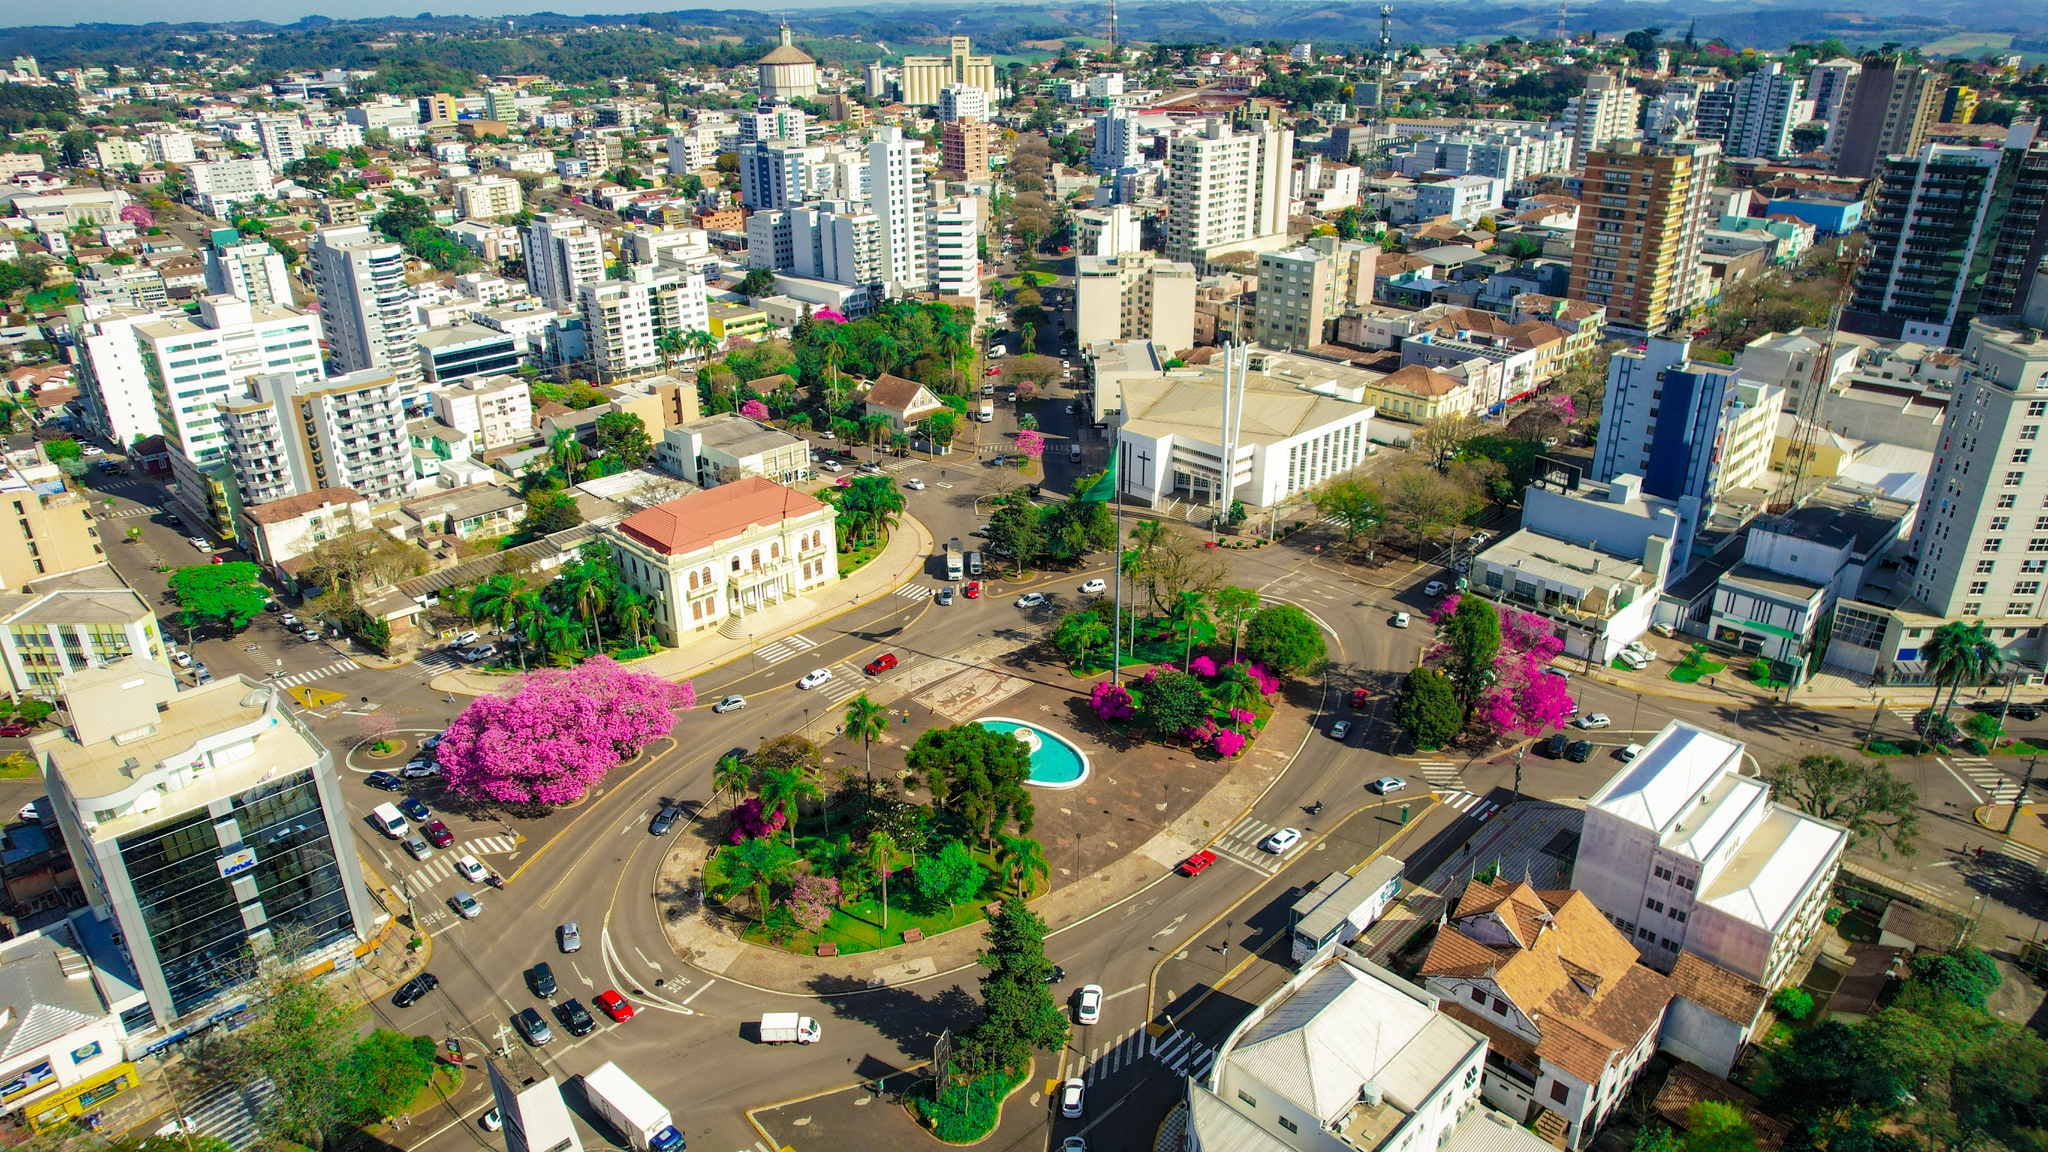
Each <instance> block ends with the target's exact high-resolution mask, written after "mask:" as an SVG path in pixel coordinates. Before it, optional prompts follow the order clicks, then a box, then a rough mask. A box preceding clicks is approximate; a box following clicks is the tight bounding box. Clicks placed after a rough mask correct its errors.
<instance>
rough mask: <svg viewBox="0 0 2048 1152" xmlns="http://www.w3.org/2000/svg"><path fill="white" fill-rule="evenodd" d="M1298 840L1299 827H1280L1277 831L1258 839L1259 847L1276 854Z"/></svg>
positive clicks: (1299, 837)
mask: <svg viewBox="0 0 2048 1152" xmlns="http://www.w3.org/2000/svg"><path fill="white" fill-rule="evenodd" d="M1300 841H1301V829H1299V828H1282V829H1281V830H1279V831H1278V832H1275V833H1273V834H1272V835H1271V836H1268V837H1266V838H1265V839H1264V840H1261V841H1259V847H1260V848H1261V849H1263V850H1265V851H1267V852H1271V853H1273V854H1274V855H1276V856H1277V855H1279V854H1280V853H1282V852H1285V851H1287V850H1288V849H1289V848H1292V847H1294V846H1295V845H1296V844H1297V843H1299V842H1300Z"/></svg>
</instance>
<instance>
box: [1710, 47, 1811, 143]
mask: <svg viewBox="0 0 2048 1152" xmlns="http://www.w3.org/2000/svg"><path fill="white" fill-rule="evenodd" d="M1800 88H1801V84H1800V80H1799V77H1797V76H1793V75H1789V74H1787V73H1786V71H1785V66H1784V65H1783V64H1780V63H1778V62H1777V61H1775V60H1774V61H1772V62H1770V63H1769V64H1765V65H1764V66H1763V67H1761V68H1758V69H1757V70H1756V71H1754V72H1751V73H1750V74H1748V75H1747V76H1744V77H1743V78H1742V79H1740V80H1737V81H1736V82H1735V103H1734V108H1733V110H1732V111H1731V113H1730V116H1729V120H1728V135H1727V136H1726V137H1725V138H1724V139H1723V140H1722V142H1721V147H1722V151H1723V152H1724V153H1726V154H1727V155H1729V156H1758V157H1762V158H1764V159H1767V160H1779V159H1783V158H1784V157H1785V156H1786V155H1788V154H1790V152H1791V150H1792V126H1793V124H1794V123H1795V112H1796V111H1803V109H1802V107H1801V105H1800V101H1799V93H1800Z"/></svg>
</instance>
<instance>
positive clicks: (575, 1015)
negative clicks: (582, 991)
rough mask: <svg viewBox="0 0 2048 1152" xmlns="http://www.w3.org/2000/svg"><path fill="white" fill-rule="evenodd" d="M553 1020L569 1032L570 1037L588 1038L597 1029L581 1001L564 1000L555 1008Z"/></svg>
mask: <svg viewBox="0 0 2048 1152" xmlns="http://www.w3.org/2000/svg"><path fill="white" fill-rule="evenodd" d="M555 1019H557V1020H560V1021H561V1022H562V1027H564V1028H567V1029H568V1030H569V1035H571V1036H588V1035H590V1034H591V1032H593V1031H595V1030H596V1028H597V1021H596V1020H595V1019H593V1018H592V1017H591V1015H590V1010H589V1009H588V1008H585V1007H584V1006H583V1004H582V1002H581V1001H578V1000H573V999H572V1000H564V1001H562V1002H561V1003H560V1004H558V1005H556V1006H555Z"/></svg>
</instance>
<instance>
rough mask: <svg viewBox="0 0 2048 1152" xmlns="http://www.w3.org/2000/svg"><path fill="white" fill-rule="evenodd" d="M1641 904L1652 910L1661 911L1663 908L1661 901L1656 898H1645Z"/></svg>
mask: <svg viewBox="0 0 2048 1152" xmlns="http://www.w3.org/2000/svg"><path fill="white" fill-rule="evenodd" d="M1643 904H1644V906H1646V907H1647V908H1649V910H1650V911H1652V912H1662V911H1663V910H1664V905H1663V902H1661V901H1658V900H1645V901H1643Z"/></svg>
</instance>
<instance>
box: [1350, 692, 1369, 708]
mask: <svg viewBox="0 0 2048 1152" xmlns="http://www.w3.org/2000/svg"><path fill="white" fill-rule="evenodd" d="M1370 699H1372V690H1371V689H1369V688H1353V689H1352V690H1351V706H1352V707H1353V708H1363V707H1365V702H1366V701H1367V700H1370Z"/></svg>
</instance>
